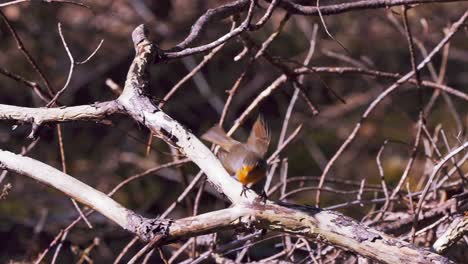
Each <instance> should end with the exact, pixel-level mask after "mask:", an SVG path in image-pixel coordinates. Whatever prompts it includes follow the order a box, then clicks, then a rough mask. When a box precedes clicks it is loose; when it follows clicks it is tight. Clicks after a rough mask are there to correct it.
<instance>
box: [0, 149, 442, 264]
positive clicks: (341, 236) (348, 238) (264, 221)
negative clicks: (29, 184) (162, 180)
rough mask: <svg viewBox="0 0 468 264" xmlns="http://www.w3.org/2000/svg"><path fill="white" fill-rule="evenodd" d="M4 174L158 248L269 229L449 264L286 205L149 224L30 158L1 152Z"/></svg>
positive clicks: (375, 253) (337, 219)
mask: <svg viewBox="0 0 468 264" xmlns="http://www.w3.org/2000/svg"><path fill="white" fill-rule="evenodd" d="M0 166H1V167H2V168H3V169H7V170H10V171H14V172H16V173H19V174H22V175H26V176H29V177H31V178H33V179H35V180H37V181H40V182H42V183H44V184H47V185H50V186H52V187H54V188H56V189H58V190H60V191H62V192H64V193H65V194H67V195H68V196H70V197H73V198H74V199H76V200H77V201H79V202H81V203H83V204H85V205H87V206H89V207H91V208H93V209H95V210H96V211H98V212H100V213H101V214H103V215H104V216H106V217H107V218H109V219H110V220H112V221H113V222H115V223H116V224H118V225H120V226H121V227H122V228H124V229H126V230H128V231H130V232H132V233H134V234H136V235H138V236H139V237H140V238H141V239H142V240H144V241H149V240H151V239H152V238H153V237H154V236H162V237H163V238H164V239H162V240H161V242H160V243H170V242H171V241H176V240H178V239H183V238H189V237H193V236H199V235H203V234H207V233H213V232H218V231H222V230H226V229H234V228H239V227H242V228H244V229H247V230H248V229H254V228H255V229H263V228H264V229H268V230H274V231H279V232H287V233H290V234H294V235H300V236H304V237H307V238H309V239H314V240H320V241H322V242H325V243H329V244H333V245H338V246H340V247H343V248H346V249H348V250H351V251H354V252H356V253H358V254H360V255H362V256H365V257H369V258H372V259H376V260H378V261H380V262H383V263H428V262H433V263H448V260H447V259H445V258H444V257H442V256H439V255H437V254H434V253H431V252H430V251H428V250H425V249H422V248H417V247H414V246H413V245H411V244H409V243H407V242H403V241H399V240H396V239H394V238H391V237H390V236H387V235H385V234H383V233H381V232H378V231H376V230H374V229H372V228H368V227H366V226H363V225H360V224H359V223H357V222H356V221H354V220H353V219H351V218H349V217H346V216H344V215H342V214H340V213H337V212H333V211H327V210H321V209H318V208H315V207H310V206H300V205H293V204H286V203H274V202H268V203H267V204H263V203H261V202H253V203H241V204H238V205H235V206H234V207H232V208H228V209H224V210H219V211H215V212H210V213H206V214H202V215H198V216H194V217H188V218H184V219H179V220H175V221H171V220H164V219H148V218H145V217H143V216H141V215H138V214H136V213H135V212H133V211H131V210H129V209H126V208H124V207H123V206H122V205H120V204H119V203H117V202H116V201H114V200H112V199H111V198H109V197H108V196H106V195H105V194H104V193H102V192H100V191H97V190H96V189H94V188H91V187H90V186H88V185H86V184H84V183H82V182H80V181H79V180H77V179H75V178H73V177H71V176H69V175H67V174H65V173H62V172H61V171H59V170H57V169H55V168H53V167H51V166H49V165H46V164H44V163H42V162H40V161H37V160H34V159H32V158H29V157H23V156H21V155H17V154H14V153H11V152H8V151H2V150H0Z"/></svg>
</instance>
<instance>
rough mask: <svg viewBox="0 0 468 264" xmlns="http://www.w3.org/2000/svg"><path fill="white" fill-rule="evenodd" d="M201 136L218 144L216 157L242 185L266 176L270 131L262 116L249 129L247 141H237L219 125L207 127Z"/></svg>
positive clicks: (245, 185)
mask: <svg viewBox="0 0 468 264" xmlns="http://www.w3.org/2000/svg"><path fill="white" fill-rule="evenodd" d="M202 138H203V139H204V140H206V141H209V142H211V143H214V144H216V145H219V146H220V147H221V150H220V151H219V152H218V158H219V160H220V161H221V163H222V164H223V166H224V168H225V169H226V170H227V171H228V172H229V174H231V175H232V176H235V177H236V178H237V180H239V182H241V183H242V185H244V190H243V191H242V193H244V194H245V191H246V189H247V185H248V184H254V183H256V182H257V181H259V180H261V179H262V178H264V177H265V176H266V172H267V163H266V160H265V154H266V152H267V151H268V146H269V144H270V132H269V130H268V128H267V125H266V123H265V121H264V120H263V118H262V117H261V116H259V117H258V118H257V120H256V121H255V123H254V125H253V127H252V130H251V131H250V135H249V138H248V139H247V142H245V143H242V142H239V141H237V140H235V139H233V138H231V137H230V136H228V135H227V134H226V132H224V130H223V129H222V128H221V127H219V126H214V127H212V128H211V129H209V130H208V131H207V132H206V133H205V134H203V135H202Z"/></svg>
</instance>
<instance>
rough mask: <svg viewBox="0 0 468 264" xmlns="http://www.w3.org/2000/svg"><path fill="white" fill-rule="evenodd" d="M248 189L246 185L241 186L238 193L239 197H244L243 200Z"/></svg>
mask: <svg viewBox="0 0 468 264" xmlns="http://www.w3.org/2000/svg"><path fill="white" fill-rule="evenodd" d="M249 189H250V188H249V187H247V185H242V191H241V193H240V195H241V196H244V197H245V198H247V191H248V190H249Z"/></svg>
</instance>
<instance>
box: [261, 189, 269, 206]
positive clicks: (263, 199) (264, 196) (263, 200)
mask: <svg viewBox="0 0 468 264" xmlns="http://www.w3.org/2000/svg"><path fill="white" fill-rule="evenodd" d="M260 198H261V201H262V203H264V204H266V201H267V200H268V196H267V193H266V192H265V189H262V193H260Z"/></svg>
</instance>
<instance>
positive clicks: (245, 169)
mask: <svg viewBox="0 0 468 264" xmlns="http://www.w3.org/2000/svg"><path fill="white" fill-rule="evenodd" d="M265 175H266V171H265V170H262V169H260V168H258V166H255V167H252V166H242V168H241V169H240V170H239V171H238V172H237V179H238V180H239V181H240V182H241V183H242V184H243V185H247V184H250V183H256V182H257V181H259V180H260V179H262V178H263V177H265Z"/></svg>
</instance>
